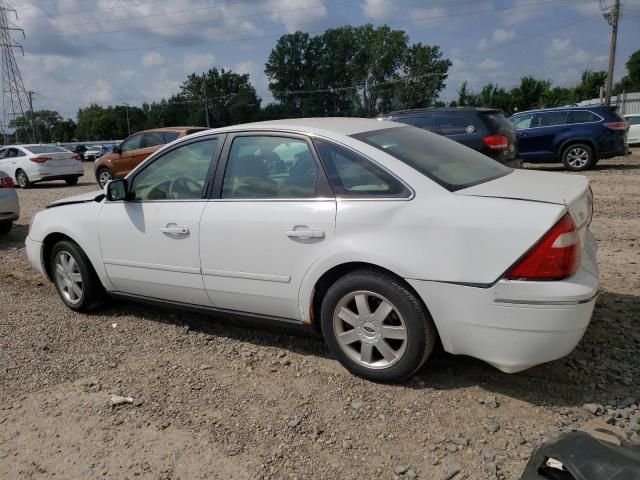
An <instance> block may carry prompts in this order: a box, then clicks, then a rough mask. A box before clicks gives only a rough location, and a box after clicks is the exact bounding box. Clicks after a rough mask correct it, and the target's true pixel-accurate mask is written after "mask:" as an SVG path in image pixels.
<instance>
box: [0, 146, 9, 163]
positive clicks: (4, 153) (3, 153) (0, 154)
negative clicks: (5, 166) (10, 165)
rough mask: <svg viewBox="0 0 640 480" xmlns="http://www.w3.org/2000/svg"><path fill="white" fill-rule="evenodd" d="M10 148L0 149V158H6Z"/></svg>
mask: <svg viewBox="0 0 640 480" xmlns="http://www.w3.org/2000/svg"><path fill="white" fill-rule="evenodd" d="M8 150H9V149H8V148H2V149H0V160H2V159H3V158H5V157H6V156H7V151H8Z"/></svg>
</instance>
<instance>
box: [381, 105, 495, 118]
mask: <svg viewBox="0 0 640 480" xmlns="http://www.w3.org/2000/svg"><path fill="white" fill-rule="evenodd" d="M430 112H453V113H455V112H481V113H494V112H495V113H502V110H500V109H499V108H489V107H427V108H413V109H409V110H394V111H393V112H389V113H383V114H381V115H380V116H381V117H385V116H388V115H414V114H415V115H419V114H421V113H430Z"/></svg>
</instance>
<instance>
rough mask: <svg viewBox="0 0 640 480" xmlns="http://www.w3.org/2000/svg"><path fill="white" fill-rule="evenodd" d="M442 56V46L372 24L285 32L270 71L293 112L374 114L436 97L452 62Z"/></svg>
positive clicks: (277, 94) (276, 92)
mask: <svg viewBox="0 0 640 480" xmlns="http://www.w3.org/2000/svg"><path fill="white" fill-rule="evenodd" d="M441 57H442V54H441V52H440V49H439V48H438V47H430V46H427V45H422V44H420V43H418V44H414V45H409V38H408V36H407V34H406V33H405V32H404V31H402V30H392V29H391V28H390V27H388V26H386V25H384V26H381V27H374V26H373V25H370V24H367V25H363V26H359V27H351V26H347V27H340V28H334V29H329V30H326V31H325V32H324V33H322V34H320V35H317V36H313V37H312V36H310V35H309V34H307V33H303V32H296V33H292V34H288V35H283V36H282V37H280V38H279V39H278V41H277V42H276V45H275V47H274V48H273V50H272V51H271V54H270V55H269V59H268V61H267V63H266V65H265V74H266V75H267V77H268V78H269V90H270V91H271V92H272V94H273V96H274V98H275V99H276V101H277V102H278V103H279V104H280V105H281V107H279V109H278V111H279V112H281V113H283V114H284V113H286V114H287V116H326V115H342V116H344V115H363V116H373V115H376V114H377V113H380V112H382V111H388V110H390V109H391V108H394V107H400V108H403V107H404V108H406V107H411V108H415V107H420V106H428V105H429V104H431V103H432V102H433V101H435V99H436V98H437V95H438V93H439V92H440V91H441V90H442V89H443V88H444V81H445V79H446V75H447V71H448V68H449V66H450V65H451V63H450V62H449V60H446V59H444V60H443V59H442V58H441ZM270 110H271V112H273V111H274V108H273V107H271V108H270Z"/></svg>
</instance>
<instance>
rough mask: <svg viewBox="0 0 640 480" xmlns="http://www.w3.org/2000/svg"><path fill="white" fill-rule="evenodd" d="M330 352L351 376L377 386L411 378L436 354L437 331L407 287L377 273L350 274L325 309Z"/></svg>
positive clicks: (330, 292)
mask: <svg viewBox="0 0 640 480" xmlns="http://www.w3.org/2000/svg"><path fill="white" fill-rule="evenodd" d="M321 322H322V331H323V334H324V338H325V341H326V342H327V344H328V345H329V348H330V349H331V351H332V352H333V353H334V355H335V356H336V357H337V358H338V360H339V361H340V363H342V365H343V366H344V367H345V368H347V369H348V370H349V371H350V372H351V373H353V374H355V375H359V376H361V377H363V378H366V379H368V380H373V381H377V382H396V381H402V380H405V379H406V378H408V377H410V376H411V375H412V374H413V373H414V372H415V371H416V370H418V369H419V368H420V367H421V366H422V364H423V363H424V362H425V361H426V359H427V357H428V356H429V355H430V354H431V352H432V350H433V347H434V345H435V341H436V335H437V333H436V329H435V326H434V324H433V321H432V320H431V317H430V316H429V314H428V312H426V311H425V309H424V308H423V306H422V305H421V304H420V302H419V301H418V299H417V298H416V297H415V295H414V294H413V293H412V292H411V291H410V290H409V289H408V288H406V286H405V285H404V284H402V283H401V282H400V281H398V280H397V279H396V278H394V277H392V276H391V275H387V274H384V273H381V272H378V271H375V270H359V271H355V272H352V273H349V274H347V275H345V276H344V277H342V278H340V279H339V280H338V281H336V283H334V284H333V285H332V286H331V287H330V288H329V290H328V291H327V293H326V295H325V297H324V299H323V301H322V307H321Z"/></svg>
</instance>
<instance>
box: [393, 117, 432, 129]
mask: <svg viewBox="0 0 640 480" xmlns="http://www.w3.org/2000/svg"><path fill="white" fill-rule="evenodd" d="M394 121H395V120H394ZM397 121H398V122H402V123H406V124H407V125H412V126H414V127H418V128H424V129H425V130H433V119H432V117H431V116H429V115H425V116H424V117H406V118H398V119H397Z"/></svg>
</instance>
